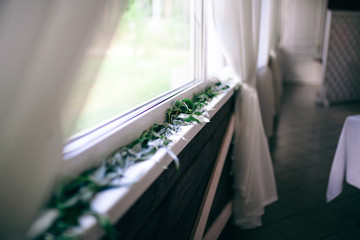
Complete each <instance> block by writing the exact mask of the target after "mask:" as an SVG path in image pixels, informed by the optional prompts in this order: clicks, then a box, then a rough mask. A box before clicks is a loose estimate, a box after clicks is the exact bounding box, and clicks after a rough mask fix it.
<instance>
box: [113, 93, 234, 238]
mask: <svg viewBox="0 0 360 240" xmlns="http://www.w3.org/2000/svg"><path fill="white" fill-rule="evenodd" d="M232 109H233V99H231V100H229V101H228V102H227V103H226V104H225V105H224V106H223V107H222V108H221V109H219V111H218V112H217V113H216V114H215V116H214V117H213V118H212V119H211V122H210V123H208V124H206V126H204V128H203V129H202V130H201V131H200V132H199V133H198V134H197V135H196V136H195V137H194V139H192V140H191V142H190V143H189V144H188V145H187V146H186V147H185V149H184V150H183V151H182V152H181V153H180V154H179V156H178V157H179V159H180V173H178V172H176V169H175V164H174V163H172V164H170V166H169V168H168V170H166V171H164V172H163V173H162V174H161V175H160V176H159V178H158V179H157V180H156V181H155V182H154V183H153V184H152V185H151V186H150V187H149V189H148V190H147V191H146V192H145V193H144V194H143V195H142V196H141V197H140V198H139V199H138V200H137V201H136V203H135V204H134V205H133V206H132V207H131V208H130V210H129V211H128V212H127V213H126V214H125V215H124V216H123V217H122V218H121V219H120V220H119V221H118V223H117V224H116V228H117V229H118V230H119V231H120V232H121V233H122V237H123V238H124V239H173V238H172V237H171V235H172V234H173V233H175V232H179V231H180V232H182V234H185V235H187V234H188V235H190V233H191V229H190V230H189V229H188V228H189V226H192V225H193V221H194V220H195V218H196V215H197V212H198V209H199V206H200V204H201V200H202V196H203V194H204V191H205V189H206V185H207V182H208V179H209V176H210V173H211V170H212V167H213V164H214V161H215V158H216V155H217V152H218V149H219V147H220V144H221V141H222V138H223V136H224V133H225V129H226V126H227V123H228V121H229V117H230V114H231V112H232ZM184 219H185V220H184ZM184 221H185V222H184ZM169 237H171V238H169Z"/></svg>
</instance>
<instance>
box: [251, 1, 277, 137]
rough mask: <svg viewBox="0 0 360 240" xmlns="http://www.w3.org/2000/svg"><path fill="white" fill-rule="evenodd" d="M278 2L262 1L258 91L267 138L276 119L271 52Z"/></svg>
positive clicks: (274, 41) (274, 39)
mask: <svg viewBox="0 0 360 240" xmlns="http://www.w3.org/2000/svg"><path fill="white" fill-rule="evenodd" d="M278 8H279V1H278V0H262V6H261V26H260V39H261V42H260V44H259V56H258V62H257V66H258V71H257V82H256V85H257V91H258V94H259V103H260V109H261V116H262V120H263V124H264V130H265V134H266V136H267V137H271V136H272V135H273V126H274V117H275V112H276V111H275V97H276V94H275V89H274V87H275V84H277V82H274V78H273V74H272V72H271V69H270V68H269V65H268V62H269V55H270V50H271V49H273V48H274V47H275V45H276V40H277V39H278V37H277V31H276V27H277V23H278V22H277V20H278V17H277V16H276V13H277V9H278Z"/></svg>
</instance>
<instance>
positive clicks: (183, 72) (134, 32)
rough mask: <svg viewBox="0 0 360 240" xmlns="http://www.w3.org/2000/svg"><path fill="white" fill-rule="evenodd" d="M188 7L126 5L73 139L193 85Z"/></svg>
mask: <svg viewBox="0 0 360 240" xmlns="http://www.w3.org/2000/svg"><path fill="white" fill-rule="evenodd" d="M190 7H191V6H190V1H184V0H130V1H129V3H128V6H127V9H126V11H125V12H124V13H123V15H122V17H121V19H120V21H119V24H118V26H117V29H116V31H115V33H114V35H113V38H112V41H111V44H110V46H109V48H108V49H107V51H106V53H105V56H104V60H103V61H102V63H101V65H100V68H99V71H98V73H97V75H96V79H95V82H94V84H93V86H92V89H91V91H90V94H89V96H88V99H87V101H86V103H85V105H84V107H83V109H82V112H81V114H80V116H79V118H78V121H77V124H76V126H75V128H74V130H73V134H74V133H77V132H80V131H82V130H85V129H87V128H89V127H92V126H94V125H95V124H97V123H100V122H102V121H104V120H107V119H109V118H112V117H114V116H116V115H119V114H124V113H126V112H128V111H129V110H131V109H133V108H134V107H137V106H139V105H141V104H143V103H145V102H146V101H149V100H150V99H152V98H154V97H157V96H159V95H161V94H163V93H165V92H167V91H169V90H172V89H175V88H177V87H179V86H181V85H183V84H185V83H188V82H190V81H192V80H193V69H192V63H193V60H192V59H193V54H192V51H191V49H192V42H191V41H192V40H191V36H192V35H193V34H192V33H191V29H192V28H191V20H190V16H191V14H190Z"/></svg>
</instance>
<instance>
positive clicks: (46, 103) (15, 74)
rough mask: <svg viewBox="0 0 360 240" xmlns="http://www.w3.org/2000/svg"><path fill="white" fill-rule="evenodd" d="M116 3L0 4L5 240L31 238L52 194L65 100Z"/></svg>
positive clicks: (0, 204) (0, 177) (0, 235)
mask: <svg viewBox="0 0 360 240" xmlns="http://www.w3.org/2000/svg"><path fill="white" fill-rule="evenodd" d="M116 2H118V3H121V1H120V0H107V1H97V0H79V1H61V0H52V1H45V0H34V1H22V0H11V1H10V0H4V1H1V3H0V6H1V8H0V13H1V14H0V79H1V81H0V97H1V101H0V192H1V198H0V222H1V228H0V239H23V238H24V234H25V232H26V229H27V228H28V227H29V225H30V224H31V222H32V221H33V220H34V218H35V217H36V213H37V211H38V210H39V209H40V208H41V207H42V205H43V204H44V202H45V201H46V200H47V199H48V197H49V194H50V192H51V190H52V187H53V184H54V181H55V178H56V177H57V176H58V173H59V169H61V166H62V164H63V159H62V148H63V144H64V139H63V136H62V134H63V130H62V121H61V117H62V113H63V111H64V105H65V100H66V98H67V97H68V95H69V92H70V89H71V88H72V86H73V83H74V79H75V77H74V76H75V74H76V72H77V71H78V69H79V67H80V65H81V63H82V62H83V60H84V56H85V55H86V51H87V49H88V46H89V45H90V44H91V41H92V40H93V39H94V34H95V32H96V31H97V30H99V28H100V27H101V26H100V25H101V24H102V23H103V22H104V21H109V19H105V18H104V14H105V13H106V12H107V11H109V9H111V8H109V7H114V4H113V3H116ZM123 2H125V1H123ZM115 5H119V6H120V5H123V3H121V4H117V3H116V4H115ZM118 14H119V13H118V12H117V15H118ZM90 83H91V81H89V82H88V83H87V84H88V85H89V84H90ZM88 85H84V86H83V87H84V90H83V93H81V95H82V96H83V97H85V95H86V94H85V93H86V91H87V89H88V88H89V86H88Z"/></svg>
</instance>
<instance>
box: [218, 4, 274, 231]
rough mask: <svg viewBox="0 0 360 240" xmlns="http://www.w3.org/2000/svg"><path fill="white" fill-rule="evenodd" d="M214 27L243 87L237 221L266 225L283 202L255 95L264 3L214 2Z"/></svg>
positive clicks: (242, 224)
mask: <svg viewBox="0 0 360 240" xmlns="http://www.w3.org/2000/svg"><path fill="white" fill-rule="evenodd" d="M212 4H213V9H214V11H213V21H214V25H215V28H216V31H217V34H218V36H219V38H220V41H221V45H222V50H223V52H224V56H225V59H226V61H227V63H228V65H229V66H230V68H231V69H232V72H233V74H234V76H235V77H236V79H237V80H238V81H239V84H241V86H242V88H241V92H240V93H239V94H238V96H237V99H236V106H235V116H236V125H235V128H236V129H235V137H234V156H233V157H234V161H233V162H234V163H233V165H234V207H233V211H234V219H235V223H236V224H237V225H239V226H240V227H243V228H254V227H257V226H260V225H261V215H262V214H263V213H264V206H266V205H268V204H270V203H271V202H273V201H275V200H276V199H277V193H276V186H275V178H274V173H273V168H272V162H271V158H270V152H269V148H268V144H267V139H266V136H265V133H264V129H263V124H262V120H261V114H260V108H259V100H258V95H257V92H256V90H255V86H256V82H255V75H256V68H257V56H258V50H257V49H258V43H259V28H260V15H261V0H248V1H238V0H227V1H216V0H213V1H212Z"/></svg>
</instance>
